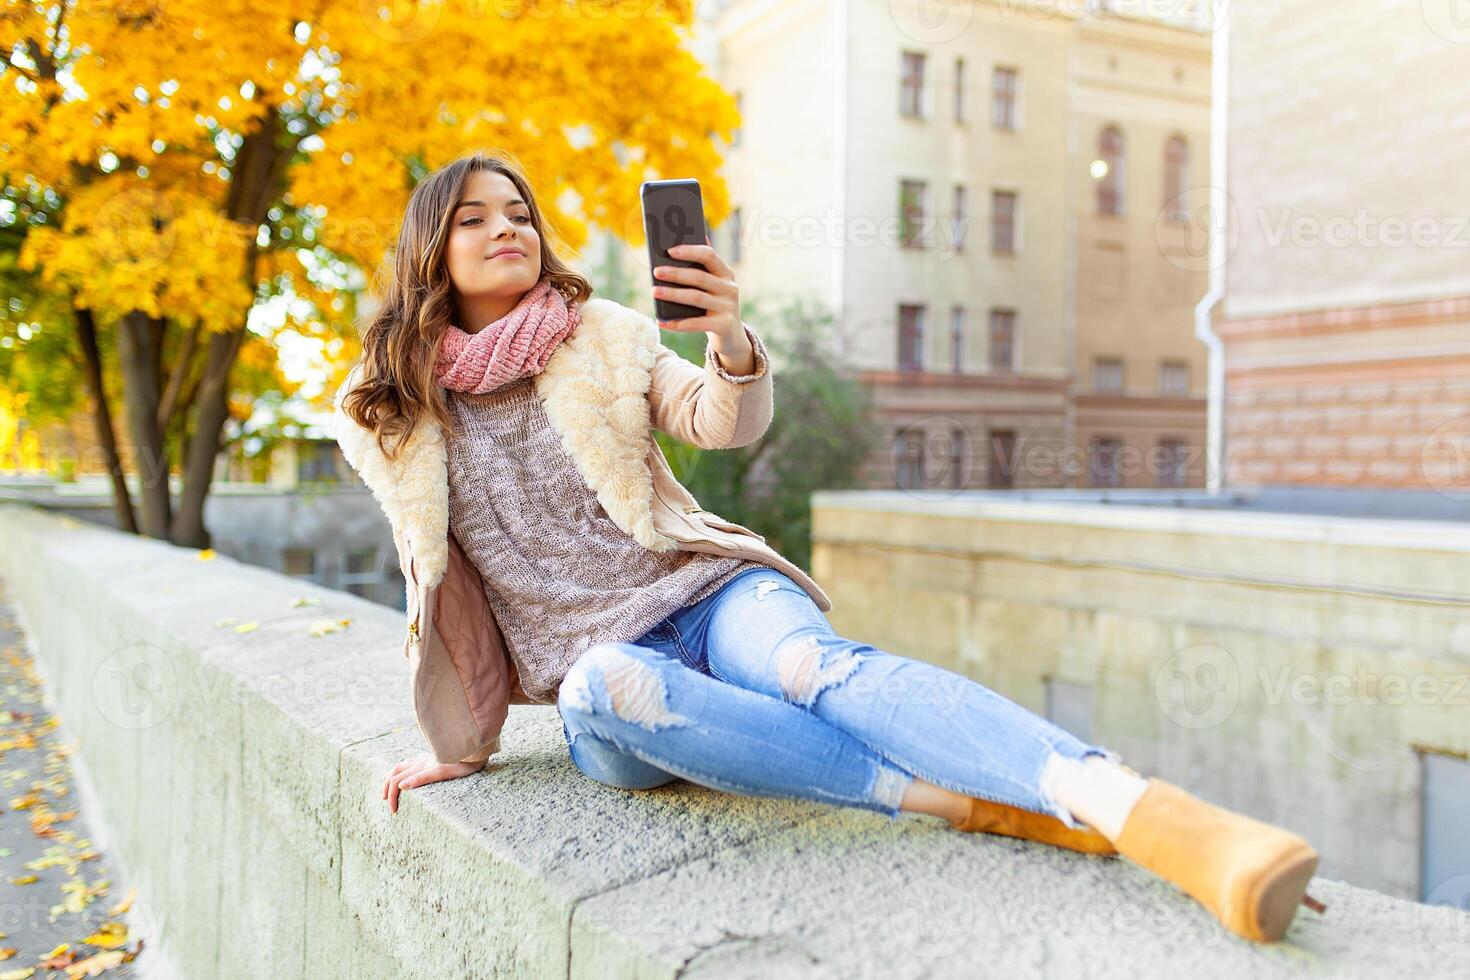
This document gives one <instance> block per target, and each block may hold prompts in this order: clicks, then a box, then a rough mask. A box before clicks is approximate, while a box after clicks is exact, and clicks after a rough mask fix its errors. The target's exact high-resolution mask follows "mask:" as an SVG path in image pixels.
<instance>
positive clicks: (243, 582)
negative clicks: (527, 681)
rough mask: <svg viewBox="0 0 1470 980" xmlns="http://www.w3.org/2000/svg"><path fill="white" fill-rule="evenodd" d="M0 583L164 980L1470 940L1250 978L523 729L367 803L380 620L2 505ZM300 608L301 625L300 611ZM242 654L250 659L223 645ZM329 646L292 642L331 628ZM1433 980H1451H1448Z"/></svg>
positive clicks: (847, 963)
mask: <svg viewBox="0 0 1470 980" xmlns="http://www.w3.org/2000/svg"><path fill="white" fill-rule="evenodd" d="M0 539H3V542H4V547H3V548H0V574H3V575H4V576H5V577H6V579H7V581H8V583H9V585H10V587H11V590H12V592H13V594H14V596H15V599H16V602H17V604H18V605H19V606H20V608H21V609H22V611H23V613H24V621H25V627H26V629H27V631H28V633H29V636H30V638H31V641H32V643H33V644H34V645H35V648H36V650H35V652H36V655H37V659H38V664H39V666H40V668H41V669H42V671H43V673H44V675H45V676H46V678H47V682H48V687H49V694H50V696H51V697H52V698H53V699H54V700H55V702H56V705H57V709H58V710H59V711H60V712H61V713H62V715H63V716H64V718H65V721H66V724H67V725H68V726H69V727H70V729H71V730H72V731H73V732H75V733H76V734H77V735H78V736H79V738H80V743H81V744H80V746H79V749H78V753H77V757H76V761H77V764H78V765H82V766H85V767H86V768H87V770H88V773H89V776H90V778H91V780H92V781H93V783H94V784H95V786H96V787H97V790H98V794H99V796H100V798H101V802H102V805H103V807H104V810H103V812H101V813H99V814H98V815H97V817H98V819H101V820H103V821H105V822H106V824H107V825H108V827H109V828H110V836H111V838H112V840H113V841H114V842H115V846H116V848H117V850H118V853H117V858H118V859H119V861H120V863H121V864H122V866H123V867H124V868H125V869H126V870H127V874H128V877H129V878H130V879H131V880H132V881H133V882H134V883H136V884H137V886H138V888H139V892H140V902H142V903H146V904H147V905H148V906H149V907H150V908H151V909H152V910H153V911H154V915H153V919H154V921H156V922H158V923H159V926H160V933H159V935H158V936H157V937H156V941H158V942H160V944H161V948H162V950H163V951H164V953H165V955H166V956H167V957H168V958H169V960H170V961H171V962H172V963H173V964H174V966H175V967H176V969H177V972H178V974H179V975H180V976H185V977H201V978H204V977H209V978H213V977H250V978H257V977H262V976H270V977H273V978H276V977H303V978H305V977H308V976H309V977H312V978H330V977H351V978H354V980H365V978H374V977H384V978H387V977H402V976H421V977H434V978H443V977H471V976H473V977H498V976H507V977H509V976H516V977H522V976H527V977H541V976H546V977H553V976H554V977H598V978H603V977H623V976H627V977H633V976H638V977H644V976H648V977H673V976H716V975H718V976H729V975H739V976H748V975H754V974H757V973H758V974H760V975H762V976H765V975H776V976H780V975H792V976H796V975H800V976H831V977H852V976H882V977H885V978H886V977H907V976H954V977H973V976H976V975H1003V976H1118V977H1135V976H1138V975H1140V974H1148V973H1166V972H1167V973H1168V974H1171V975H1172V974H1178V973H1182V972H1184V971H1188V973H1189V974H1190V975H1191V977H1193V978H1199V977H1215V976H1219V977H1239V976H1262V977H1269V976H1322V977H1351V976H1364V977H1367V976H1394V975H1397V976H1406V975H1413V974H1420V975H1433V974H1441V975H1442V974H1443V973H1444V970H1443V968H1444V967H1445V965H1446V964H1458V966H1459V967H1464V966H1466V965H1467V964H1470V916H1465V915H1463V914H1462V913H1459V912H1456V911H1454V910H1451V909H1446V908H1430V907H1425V906H1418V905H1414V904H1411V903H1408V902H1402V901H1396V900H1393V899H1388V898H1385V897H1383V896H1380V895H1377V894H1375V893H1372V892H1367V891H1362V890H1358V889H1354V888H1351V887H1349V886H1346V885H1341V884H1337V883H1333V882H1328V881H1322V880H1319V881H1317V882H1315V883H1314V885H1313V892H1314V894H1317V895H1318V896H1319V897H1321V898H1322V899H1323V900H1325V901H1326V902H1327V903H1328V905H1329V910H1328V913H1327V915H1326V916H1325V917H1319V916H1317V915H1315V914H1313V913H1310V912H1307V911H1305V910H1303V911H1302V912H1301V914H1300V915H1299V916H1298V920H1297V924H1296V926H1295V928H1294V929H1293V931H1292V933H1291V934H1290V937H1289V941H1288V942H1286V943H1282V944H1278V945H1276V946H1273V947H1269V948H1266V947H1255V946H1251V945H1249V944H1246V943H1243V942H1240V941H1237V940H1235V939H1234V938H1232V937H1230V936H1228V935H1226V934H1224V933H1223V932H1222V931H1221V930H1219V929H1218V928H1217V927H1216V926H1215V925H1214V923H1213V920H1212V919H1211V918H1210V917H1209V916H1208V915H1206V914H1205V913H1204V912H1203V910H1201V909H1199V908H1198V906H1196V905H1195V904H1194V903H1193V902H1191V901H1189V900H1188V899H1186V898H1184V897H1183V896H1182V895H1179V894H1178V893H1177V892H1175V891H1174V890H1173V889H1172V888H1170V887H1169V886H1167V885H1165V884H1163V883H1161V882H1158V881H1156V880H1154V879H1152V878H1151V877H1150V876H1148V875H1147V874H1145V873H1144V872H1142V871H1140V870H1138V869H1137V868H1134V867H1132V866H1130V865H1128V864H1127V863H1125V862H1121V861H1111V862H1110V861H1103V860H1098V859H1093V858H1086V857H1082V856H1079V855H1073V854H1070V853H1067V852H1062V851H1057V850H1053V849H1050V848H1045V847H1041V846H1037V845H1030V844H1025V843H1021V842H1017V841H1011V840H1006V839H1001V838H990V837H983V836H978V835H964V834H957V833H955V832H953V831H952V830H950V829H949V827H948V826H947V825H946V824H944V823H943V822H942V821H940V820H939V819H938V818H933V817H926V816H919V815H905V816H904V817H903V818H902V819H900V820H899V821H897V822H895V823H891V824H890V823H889V822H888V821H886V820H885V819H884V818H883V817H881V816H879V815H877V814H874V813H870V812H867V811H862V810H855V809H841V808H837V807H831V806H825V805H820V804H807V803H802V802H796V801H784V800H772V799H754V798H748V797H737V796H728V795H724V794H720V793H716V792H713V791H709V790H705V789H703V788H701V787H698V786H693V785H691V784H688V783H675V784H673V785H671V786H667V787H663V788H660V789H657V790H651V791H645V792H628V791H622V790H616V789H612V788H609V787H604V786H601V785H599V784H597V783H595V782H593V781H591V780H588V779H586V778H585V777H583V776H582V775H581V774H580V773H578V772H577V771H576V770H575V768H573V766H572V764H571V762H570V760H569V759H568V757H567V753H566V749H565V746H564V745H563V743H562V740H561V731H560V724H559V721H558V719H557V716H556V714H555V712H554V711H553V710H552V709H549V708H544V707H533V706H527V707H522V706H516V707H514V708H513V709H512V711H511V717H510V720H509V722H508V724H507V727H506V732H505V751H504V753H503V754H501V755H499V756H497V757H496V758H495V759H494V760H493V764H492V766H491V767H489V768H487V769H486V770H485V771H484V772H482V773H479V774H476V775H475V776H472V777H469V778H467V779H462V780H456V781H453V782H449V783H442V784H438V785H436V786H432V787H426V788H424V789H419V790H412V791H410V792H408V793H406V794H405V795H404V798H403V801H402V806H401V808H400V810H399V812H398V814H397V815H396V816H394V815H390V814H389V813H388V810H387V807H386V805H385V804H384V803H383V801H382V800H381V798H380V796H379V793H380V790H381V785H382V778H383V775H384V773H385V772H386V770H387V769H388V768H389V767H390V766H391V764H392V763H393V762H394V761H396V760H398V759H400V758H402V757H403V756H405V755H408V754H415V753H418V752H421V751H422V750H423V744H422V741H421V738H420V736H419V734H418V731H417V729H416V728H415V726H414V723H413V718H412V714H411V709H410V708H409V705H408V699H407V689H406V684H407V678H408V669H407V663H406V661H404V660H403V659H402V656H401V653H400V647H399V639H400V632H401V629H400V628H401V623H400V620H399V615H398V614H397V613H395V612H394V611H392V610H390V609H387V608H385V607H381V606H376V605H372V604H370V603H367V602H364V601H362V600H359V599H357V598H355V597H353V596H350V595H347V594H344V593H338V592H331V591H327V590H323V589H319V588H316V587H313V586H312V585H310V584H309V583H305V582H302V581H299V580H295V579H289V578H285V577H283V576H280V575H277V574H275V573H272V572H268V571H264V570H262V569H258V568H253V567H250V566H246V565H241V564H239V563H237V562H234V561H232V560H230V559H227V558H223V557H221V558H217V559H215V560H214V561H207V562H206V561H201V560H199V558H198V557H197V554H198V553H197V552H195V551H192V550H189V549H181V548H175V547H172V546H170V545H167V544H163V543H159V542H152V541H148V540H144V539H139V538H135V537H132V536H128V535H123V534H119V533H117V532H113V531H109V530H106V529H102V528H98V527H93V526H90V525H86V524H82V523H79V522H76V521H72V520H67V519H59V518H56V517H54V516H51V515H47V514H43V513H41V512H38V511H33V510H30V509H29V508H25V507H22V506H17V505H0ZM303 595H304V596H309V597H313V598H316V599H318V600H319V601H320V605H318V606H305V607H293V606H292V604H291V600H292V598H293V597H295V596H303ZM227 617H232V618H234V619H236V620H238V621H239V622H251V621H253V622H257V623H258V624H259V626H258V628H256V629H254V630H253V631H251V632H245V633H239V632H236V631H235V630H234V629H232V628H228V627H225V628H222V627H220V626H218V625H217V623H218V621H219V620H221V619H223V618H227ZM340 617H347V618H350V620H351V625H350V626H349V627H348V628H347V629H346V630H344V631H342V632H338V633H331V634H328V635H325V636H320V637H313V636H311V635H310V633H309V630H310V627H311V625H312V624H313V623H315V622H318V621H320V620H330V619H337V618H340ZM1451 972H1452V973H1453V972H1458V971H1457V970H1451Z"/></svg>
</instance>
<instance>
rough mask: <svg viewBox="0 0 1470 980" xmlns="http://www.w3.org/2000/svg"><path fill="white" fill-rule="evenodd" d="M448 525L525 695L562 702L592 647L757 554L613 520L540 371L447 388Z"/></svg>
mask: <svg viewBox="0 0 1470 980" xmlns="http://www.w3.org/2000/svg"><path fill="white" fill-rule="evenodd" d="M445 397H446V401H447V403H448V407H449V411H450V414H451V416H452V420H453V423H454V424H453V426H452V427H451V428H450V429H448V430H446V432H445V449H446V456H447V464H448V475H449V527H450V530H451V531H452V532H453V534H454V536H455V539H456V540H457V541H458V542H459V545H460V547H461V548H462V549H464V552H465V555H466V557H467V558H469V560H470V562H471V563H472V564H473V565H474V566H475V567H476V568H477V569H478V570H479V572H480V576H481V578H482V580H483V581H484V585H485V596H486V598H487V600H488V601H489V604H490V608H491V610H492V611H493V612H494V613H495V617H496V619H497V621H498V623H499V625H500V629H501V632H502V634H503V635H504V637H505V642H506V648H507V651H508V652H509V654H510V657H511V660H512V661H513V662H514V663H515V665H516V670H517V672H518V673H519V675H520V679H521V687H522V688H523V689H524V690H525V692H526V695H527V697H529V698H531V699H532V700H533V701H539V702H541V703H545V704H554V703H555V702H556V695H557V691H558V689H559V688H560V686H561V682H562V679H563V677H565V676H566V672H567V670H568V669H569V668H570V667H571V665H572V664H573V663H574V662H575V661H576V660H577V658H578V657H579V656H580V655H581V654H582V653H583V652H584V651H585V650H586V649H587V648H588V647H590V646H592V645H593V644H596V643H601V642H613V641H623V642H631V641H633V640H636V639H638V638H639V637H641V636H642V635H643V634H644V633H646V632H648V630H649V629H651V628H652V627H654V626H655V625H657V624H658V623H659V622H660V621H662V620H663V619H664V618H665V617H667V616H669V615H670V614H671V613H673V612H675V611H677V610H679V609H680V608H682V607H683V606H686V605H690V604H693V603H695V602H698V601H700V600H701V599H704V598H706V597H707V596H709V595H711V594H712V593H714V592H715V591H716V590H717V589H719V588H720V586H722V585H724V584H725V583H726V582H728V581H729V580H730V579H731V578H733V577H734V576H735V575H736V574H738V573H739V572H741V571H742V570H744V569H746V568H750V567H753V566H756V567H758V566H759V565H760V563H759V562H756V561H753V560H751V559H746V558H741V557H739V556H735V555H713V554H707V553H705V552H695V551H683V550H676V551H668V552H656V551H651V550H649V549H647V548H644V547H643V546H642V545H640V544H638V543H637V542H636V541H634V540H633V538H632V537H631V536H630V535H629V534H628V533H627V532H626V531H624V530H623V529H622V528H620V527H618V526H617V525H616V524H614V523H613V522H612V520H611V518H609V517H608V516H607V512H606V511H605V510H603V507H602V504H601V503H599V502H598V500H597V497H596V495H595V494H594V493H593V492H592V491H591V490H589V489H588V487H587V485H586V483H585V482H584V480H583V478H582V476H581V474H580V473H579V472H578V471H577V468H576V465H575V463H574V462H573V460H572V459H571V457H570V456H568V455H567V453H566V451H565V450H564V449H563V448H562V445H561V441H560V437H559V435H558V433H557V432H556V430H555V429H553V428H552V427H551V424H550V421H549V420H548V418H547V416H546V412H545V410H544V407H543V405H542V403H541V400H540V399H539V398H538V397H537V396H536V392H535V387H534V379H533V378H532V377H530V376H527V377H523V378H519V379H517V380H515V381H511V382H509V383H507V384H504V385H501V386H500V387H498V388H495V389H494V390H492V391H489V392H485V393H483V394H476V393H470V392H461V391H453V390H446V391H445Z"/></svg>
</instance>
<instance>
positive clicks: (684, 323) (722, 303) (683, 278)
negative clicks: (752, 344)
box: [653, 235, 745, 343]
mask: <svg viewBox="0 0 1470 980" xmlns="http://www.w3.org/2000/svg"><path fill="white" fill-rule="evenodd" d="M704 240H705V244H703V245H694V244H688V245H674V246H672V247H671V248H670V249H669V254H670V255H671V256H673V257H674V258H680V259H688V260H690V261H694V262H698V263H699V264H700V265H702V266H704V268H703V269H686V268H683V267H681V266H677V265H660V266H657V267H655V268H654V270H653V274H654V276H655V277H656V278H658V279H662V280H664V281H665V282H677V283H683V284H685V285H681V286H654V287H653V295H654V296H656V297H658V298H659V299H666V300H672V301H673V302H676V303H687V304H689V305H690V306H697V307H699V308H700V309H702V310H706V311H708V312H706V313H705V314H704V315H703V316H695V317H689V318H687V319H683V320H659V321H658V325H659V326H660V327H663V328H664V329H665V330H677V331H680V332H684V333H687V332H693V331H695V330H703V331H705V332H706V333H708V334H711V335H712V336H713V337H714V338H715V339H716V340H717V341H725V342H731V343H735V342H737V341H738V340H739V339H740V338H743V337H744V335H745V331H744V330H742V329H741V327H740V287H739V286H738V285H736V283H735V273H734V272H732V271H730V267H729V266H728V265H726V264H725V260H724V259H722V258H720V256H719V253H717V252H716V251H715V249H714V243H712V242H710V240H709V236H708V235H706V236H705V239H704Z"/></svg>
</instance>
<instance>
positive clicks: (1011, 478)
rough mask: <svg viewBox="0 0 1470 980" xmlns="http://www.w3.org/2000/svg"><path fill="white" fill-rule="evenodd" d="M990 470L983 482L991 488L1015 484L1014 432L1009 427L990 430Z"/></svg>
mask: <svg viewBox="0 0 1470 980" xmlns="http://www.w3.org/2000/svg"><path fill="white" fill-rule="evenodd" d="M989 441H990V470H989V472H988V473H987V474H986V478H985V482H986V486H988V487H989V488H990V489H991V490H1010V489H1011V488H1012V487H1014V486H1015V485H1016V434H1015V433H1014V432H1012V431H1011V430H1010V429H991V430H990V439H989Z"/></svg>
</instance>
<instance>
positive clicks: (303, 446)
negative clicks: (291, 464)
mask: <svg viewBox="0 0 1470 980" xmlns="http://www.w3.org/2000/svg"><path fill="white" fill-rule="evenodd" d="M340 454H341V450H340V449H338V448H337V443H336V442H334V441H333V440H331V439H323V440H321V441H307V440H303V441H300V442H298V443H297V444H296V479H297V480H298V481H299V482H301V483H312V482H317V481H321V482H327V483H335V482H336V481H337V457H338V456H339V455H340Z"/></svg>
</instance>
